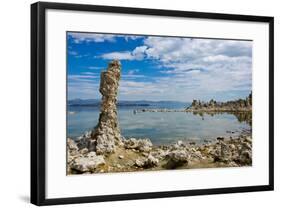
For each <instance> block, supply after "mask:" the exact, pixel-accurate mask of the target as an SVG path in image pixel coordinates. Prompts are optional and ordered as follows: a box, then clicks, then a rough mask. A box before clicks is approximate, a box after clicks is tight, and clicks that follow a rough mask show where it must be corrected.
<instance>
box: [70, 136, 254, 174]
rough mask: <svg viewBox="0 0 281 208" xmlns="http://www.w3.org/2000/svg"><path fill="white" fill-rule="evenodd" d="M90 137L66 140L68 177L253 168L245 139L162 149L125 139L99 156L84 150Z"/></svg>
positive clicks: (248, 139) (179, 144) (248, 141)
mask: <svg viewBox="0 0 281 208" xmlns="http://www.w3.org/2000/svg"><path fill="white" fill-rule="evenodd" d="M89 135H91V132H88V133H87V134H85V135H83V136H82V137H81V138H80V139H79V140H78V141H74V140H72V139H70V138H68V139H67V154H68V158H67V174H69V175H70V174H90V173H109V172H130V171H143V170H169V169H192V168H212V167H241V166H251V165H252V138H251V136H246V135H244V136H243V135H241V136H240V137H237V138H231V137H230V138H223V137H218V138H217V139H216V141H214V142H210V141H205V142H204V144H196V143H195V142H183V141H177V142H176V143H174V144H171V145H161V146H154V145H153V144H152V142H151V141H150V140H149V139H135V138H130V139H125V138H123V139H122V141H121V142H120V143H119V145H118V146H117V147H116V148H115V150H114V152H111V153H110V154H99V153H98V152H95V151H89V149H88V148H86V147H85V146H83V145H82V144H83V143H84V142H85V141H86V140H87V136H89Z"/></svg>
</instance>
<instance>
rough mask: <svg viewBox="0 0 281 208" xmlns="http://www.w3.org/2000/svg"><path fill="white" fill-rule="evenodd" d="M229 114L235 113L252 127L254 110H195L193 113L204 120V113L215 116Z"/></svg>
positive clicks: (237, 117)
mask: <svg viewBox="0 0 281 208" xmlns="http://www.w3.org/2000/svg"><path fill="white" fill-rule="evenodd" d="M222 114H229V115H234V116H235V117H236V119H237V120H238V121H239V122H240V123H243V122H245V123H246V124H248V125H250V126H251V127H252V111H239V112H234V111H233V112H218V111H217V112H193V115H197V116H200V117H201V118H202V120H204V115H209V116H212V117H214V116H215V115H222Z"/></svg>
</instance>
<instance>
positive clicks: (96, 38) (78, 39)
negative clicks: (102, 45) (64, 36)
mask: <svg viewBox="0 0 281 208" xmlns="http://www.w3.org/2000/svg"><path fill="white" fill-rule="evenodd" d="M68 35H69V36H70V37H71V38H73V41H74V43H83V42H105V41H109V42H114V41H115V37H116V35H110V34H96V33H81V32H79V33H76V32H70V33H68Z"/></svg>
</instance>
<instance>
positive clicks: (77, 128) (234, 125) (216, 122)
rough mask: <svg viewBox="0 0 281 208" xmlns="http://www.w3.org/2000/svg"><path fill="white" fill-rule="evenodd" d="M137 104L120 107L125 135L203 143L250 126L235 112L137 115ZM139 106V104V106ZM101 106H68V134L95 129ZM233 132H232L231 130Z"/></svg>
mask: <svg viewBox="0 0 281 208" xmlns="http://www.w3.org/2000/svg"><path fill="white" fill-rule="evenodd" d="M134 109H137V107H119V109H118V118H119V125H120V128H121V132H122V135H123V136H125V137H135V138H150V139H151V141H152V142H153V144H156V145H160V144H170V143H172V142H175V141H177V140H195V141H197V142H202V141H203V140H205V139H208V140H212V139H215V138H217V137H218V136H230V135H232V136H235V135H239V134H240V133H241V132H242V131H243V130H245V129H246V130H249V129H250V128H251V127H250V125H249V124H248V123H247V122H245V121H243V119H241V117H239V118H237V117H236V116H235V115H233V114H228V113H222V114H214V115H207V114H204V115H203V116H199V115H194V114H193V113H185V112H144V113H137V114H134V112H133V111H134ZM138 109H139V107H138ZM98 118H99V108H98V107H80V106H79V107H74V106H71V107H68V118H67V119H68V137H71V138H74V139H75V138H76V137H78V136H81V135H82V134H83V133H84V132H85V131H89V130H91V129H92V128H93V127H94V126H95V125H96V124H97V122H98ZM229 131H230V132H229Z"/></svg>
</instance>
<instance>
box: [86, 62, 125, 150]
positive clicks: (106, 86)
mask: <svg viewBox="0 0 281 208" xmlns="http://www.w3.org/2000/svg"><path fill="white" fill-rule="evenodd" d="M120 74H121V64H120V62H119V61H117V60H114V61H112V62H110V63H109V64H108V68H107V71H103V72H101V79H100V89H99V91H100V93H101V94H102V102H101V108H100V115H99V121H98V124H97V126H96V127H95V129H94V131H93V133H92V135H91V140H90V142H89V150H91V151H96V153H97V154H107V153H112V152H114V151H115V147H116V145H118V144H121V134H120V129H119V125H118V117H117V106H116V104H117V93H118V87H119V80H120Z"/></svg>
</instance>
